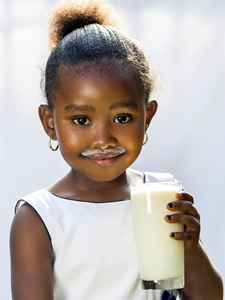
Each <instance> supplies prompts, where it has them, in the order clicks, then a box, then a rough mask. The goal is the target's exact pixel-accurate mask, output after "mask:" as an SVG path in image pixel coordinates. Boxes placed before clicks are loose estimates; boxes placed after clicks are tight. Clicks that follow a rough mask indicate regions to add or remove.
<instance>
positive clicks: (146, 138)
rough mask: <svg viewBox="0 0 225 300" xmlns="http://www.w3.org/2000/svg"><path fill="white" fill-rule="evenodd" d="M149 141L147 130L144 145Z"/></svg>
mask: <svg viewBox="0 0 225 300" xmlns="http://www.w3.org/2000/svg"><path fill="white" fill-rule="evenodd" d="M147 142H148V134H147V131H145V141H144V142H143V144H142V145H146V144H147Z"/></svg>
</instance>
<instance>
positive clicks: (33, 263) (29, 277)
mask: <svg viewBox="0 0 225 300" xmlns="http://www.w3.org/2000/svg"><path fill="white" fill-rule="evenodd" d="M10 252H11V285H12V297H13V300H31V299H32V300H53V284H52V247H51V243H50V238H49V236H48V233H47V230H46V228H45V226H44V224H43V222H42V221H41V219H40V217H39V216H38V214H37V213H36V212H35V211H34V209H33V208H32V207H31V206H29V205H28V204H24V205H23V206H22V207H21V208H20V209H19V211H18V212H17V214H16V215H15V217H14V220H13V223H12V227H11V234H10Z"/></svg>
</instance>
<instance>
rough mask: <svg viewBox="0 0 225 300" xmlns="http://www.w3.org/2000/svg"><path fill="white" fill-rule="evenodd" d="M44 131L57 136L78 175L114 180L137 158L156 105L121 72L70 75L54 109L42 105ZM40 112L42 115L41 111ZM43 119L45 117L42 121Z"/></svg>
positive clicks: (99, 179)
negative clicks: (148, 100)
mask: <svg viewBox="0 0 225 300" xmlns="http://www.w3.org/2000/svg"><path fill="white" fill-rule="evenodd" d="M42 108H43V110H45V111H46V113H45V114H42V115H46V116H47V114H48V118H47V117H46V118H45V117H44V118H43V117H41V119H42V123H43V124H44V127H45V130H46V132H47V133H48V134H49V136H50V137H52V136H53V137H54V138H56V139H57V140H58V144H59V148H60V151H61V153H62V156H63V158H64V159H65V161H66V162H67V163H68V165H69V166H70V167H71V168H72V170H73V172H74V173H75V174H77V175H80V176H83V177H84V178H86V179H89V180H92V181H96V182H106V181H111V180H114V179H115V178H117V177H118V176H119V175H121V174H122V173H123V172H124V171H125V170H126V169H127V168H128V167H129V166H130V165H131V164H132V163H133V162H134V161H135V160H136V158H137V157H138V155H139V153H140V151H141V148H142V144H143V138H144V132H145V130H146V129H147V126H148V125H149V123H150V121H151V118H152V117H153V115H154V113H155V111H156V108H157V104H156V103H155V104H154V103H153V105H149V108H146V104H145V101H144V94H143V92H141V91H140V89H139V88H137V86H136V84H135V81H134V80H133V79H130V78H126V77H125V75H123V73H122V72H119V71H117V72H115V71H114V72H103V73H101V74H97V73H95V72H92V73H91V72H89V73H88V74H85V75H83V76H79V75H77V76H66V77H65V75H64V77H63V82H62V84H61V86H60V92H58V93H57V95H56V96H55V103H54V108H53V110H52V111H50V110H49V108H48V107H47V106H45V107H42ZM40 115H41V114H40ZM43 119H45V120H43Z"/></svg>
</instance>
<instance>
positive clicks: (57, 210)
mask: <svg viewBox="0 0 225 300" xmlns="http://www.w3.org/2000/svg"><path fill="white" fill-rule="evenodd" d="M144 177H145V182H157V181H173V176H172V175H170V174H165V173H163V174H161V173H144ZM23 203H28V204H29V205H31V206H32V207H33V208H34V210H35V211H36V212H37V214H38V215H39V216H40V218H41V220H42V221H43V223H44V225H45V227H46V230H47V231H48V234H49V237H50V239H51V243H52V248H53V254H54V267H53V274H54V299H55V300H128V299H129V300H147V299H148V300H150V299H151V300H156V299H160V294H161V292H160V291H145V290H143V289H142V288H141V283H140V278H139V270H138V261H137V254H136V247H135V240H134V232H133V224H132V216H131V202H130V199H124V200H119V201H113V202H107V199H106V202H103V203H102V202H101V203H96V202H94V203H93V202H86V201H78V200H71V199H65V198H61V197H59V196H56V195H54V194H52V193H51V192H49V191H48V190H45V189H43V190H39V191H37V192H34V193H32V194H29V195H28V196H25V197H23V198H21V199H20V200H19V201H18V203H17V206H16V211H17V209H18V208H19V207H20V206H21V205H22V204H23Z"/></svg>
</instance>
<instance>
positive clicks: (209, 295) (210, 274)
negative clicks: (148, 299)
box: [165, 191, 223, 300]
mask: <svg viewBox="0 0 225 300" xmlns="http://www.w3.org/2000/svg"><path fill="white" fill-rule="evenodd" d="M176 197H177V199H178V200H180V201H175V202H173V205H172V207H170V205H168V206H167V208H168V209H169V210H170V211H173V210H174V211H176V210H180V211H183V213H182V214H178V215H172V216H171V218H168V217H166V218H165V219H166V221H167V222H168V223H181V224H184V225H185V230H184V232H183V233H181V232H180V233H178V232H177V233H175V236H174V237H173V238H174V239H176V240H182V241H184V246H185V287H184V288H183V289H182V290H181V291H180V297H181V299H182V300H211V299H213V300H223V283H222V278H221V276H220V274H219V272H218V271H217V270H216V268H215V267H214V266H213V264H212V262H211V261H210V258H209V256H208V254H207V252H206V249H205V247H204V245H203V243H202V241H201V239H200V238H199V233H200V216H199V213H198V211H197V209H196V207H195V206H194V204H193V197H192V196H191V195H190V194H188V193H187V192H185V191H183V192H180V193H177V194H176Z"/></svg>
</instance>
